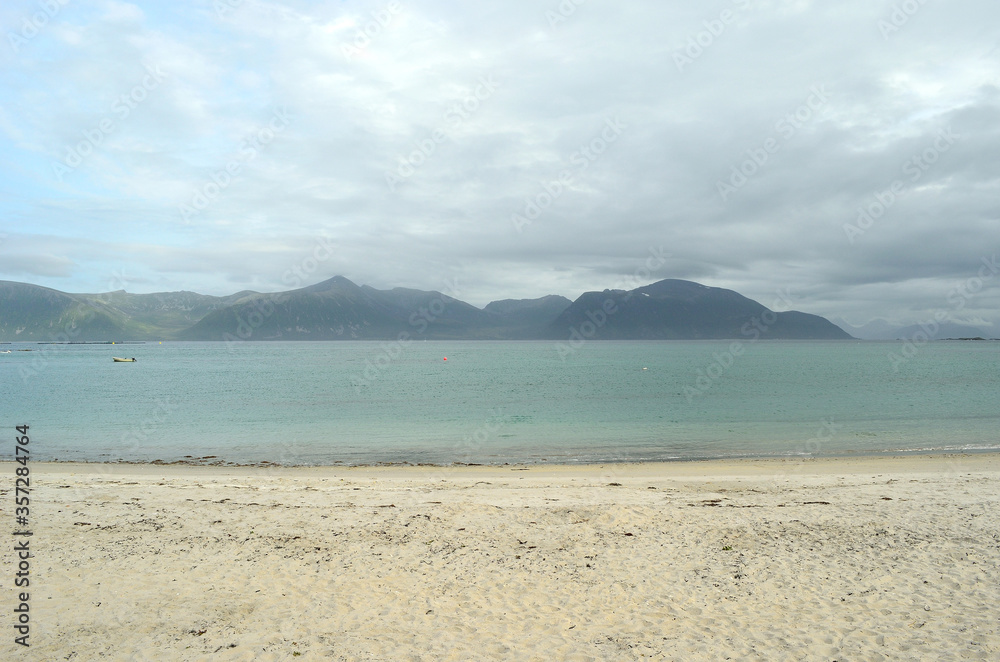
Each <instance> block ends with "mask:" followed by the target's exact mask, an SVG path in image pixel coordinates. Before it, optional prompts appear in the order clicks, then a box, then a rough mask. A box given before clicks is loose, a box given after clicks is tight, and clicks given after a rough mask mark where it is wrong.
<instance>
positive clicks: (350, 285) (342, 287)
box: [295, 276, 361, 293]
mask: <svg viewBox="0 0 1000 662" xmlns="http://www.w3.org/2000/svg"><path fill="white" fill-rule="evenodd" d="M360 289H361V288H360V287H359V286H358V285H356V284H355V283H354V282H352V281H350V280H348V279H347V278H344V277H343V276H334V277H333V278H328V279H327V280H324V281H322V282H320V283H316V284H315V285H309V286H307V287H303V288H300V289H298V290H295V291H296V292H312V293H318V292H332V291H340V292H345V291H355V290H360Z"/></svg>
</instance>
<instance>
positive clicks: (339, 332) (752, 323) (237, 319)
mask: <svg viewBox="0 0 1000 662" xmlns="http://www.w3.org/2000/svg"><path fill="white" fill-rule="evenodd" d="M772 317H773V319H771V318H772ZM595 319H596V320H600V323H598V322H595V321H594V320H595ZM591 326H592V327H593V328H592V329H591ZM584 331H586V332H587V333H586V335H587V337H589V338H594V339H608V340H611V339H619V340H625V339H678V340H680V339H723V338H747V337H750V336H754V337H766V338H775V339H777V338H798V339H849V338H851V336H850V335H849V334H848V333H846V332H845V331H843V329H841V328H839V327H837V326H836V325H834V324H833V323H831V322H830V321H829V320H826V319H825V318H822V317H819V316H816V315H811V314H808V313H802V312H797V311H788V312H774V311H770V310H769V309H767V308H766V307H764V306H763V305H762V304H760V303H758V302H756V301H754V300H752V299H749V298H747V297H745V296H743V295H742V294H739V293H738V292H735V291H733V290H726V289H722V288H716V287H710V286H707V285H702V284H700V283H695V282H693V281H685V280H678V279H666V280H661V281H657V282H655V283H650V284H649V285H645V286H642V287H638V288H635V289H634V290H628V291H626V290H604V291H603V292H585V293H583V294H582V295H580V297H578V298H577V299H576V300H575V301H571V300H570V299H567V298H566V297H563V296H560V295H555V294H553V295H547V296H543V297H539V298H537V299H501V300H498V301H492V302H490V303H489V304H487V305H486V306H484V307H483V308H477V307H475V306H473V305H471V304H468V303H466V302H464V301H461V300H459V299H455V298H453V297H451V296H448V295H447V294H443V293H441V292H438V291H425V290H417V289H413V288H405V287H395V288H392V289H389V290H379V289H375V288H373V287H371V286H368V285H357V284H356V283H354V282H352V281H351V280H349V279H347V278H345V277H344V276H335V277H333V278H329V279H327V280H324V281H321V282H318V283H314V284H312V285H308V286H305V287H301V288H297V289H294V290H288V291H284V292H274V293H260V292H254V291H250V290H243V291H241V292H236V293H234V294H231V295H228V296H224V297H216V296H211V295H204V294H198V293H195V292H189V291H180V292H160V293H154V294H129V293H127V292H125V291H123V290H118V291H115V292H107V293H104V294H70V293H66V292H60V291H58V290H54V289H51V288H46V287H42V286H38V285H31V284H29V283H17V282H14V281H0V341H6V342H10V341H18V340H25V341H39V340H41V341H63V342H68V341H81V342H82V341H102V340H219V341H223V340H224V341H234V340H387V339H397V338H403V337H406V338H426V339H453V340H457V339H469V340H531V339H567V338H571V337H572V335H573V334H574V333H577V334H578V335H579V334H581V333H582V332H584Z"/></svg>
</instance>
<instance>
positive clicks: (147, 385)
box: [0, 341, 1000, 465]
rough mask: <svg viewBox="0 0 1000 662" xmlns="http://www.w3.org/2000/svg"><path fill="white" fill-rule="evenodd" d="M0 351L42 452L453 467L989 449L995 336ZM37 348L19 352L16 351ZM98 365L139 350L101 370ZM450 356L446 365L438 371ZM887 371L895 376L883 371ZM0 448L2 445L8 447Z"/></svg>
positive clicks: (13, 408) (5, 376)
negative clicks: (923, 341)
mask: <svg viewBox="0 0 1000 662" xmlns="http://www.w3.org/2000/svg"><path fill="white" fill-rule="evenodd" d="M731 346H732V344H731V343H730V342H716V341H705V342H680V341H664V342H657V341H635V342H626V341H622V342H616V341H600V342H598V341H591V342H588V343H585V344H584V345H583V346H581V347H578V348H575V349H574V350H573V351H571V352H569V353H566V351H565V350H566V346H563V352H562V353H560V351H558V350H557V348H556V344H555V343H553V342H549V341H538V342H534V341H533V342H468V341H463V342H446V341H438V342H434V341H427V342H411V343H410V344H408V345H406V346H400V345H398V344H394V343H380V342H318V343H309V342H297V343H291V342H287V343H283V342H259V343H253V342H247V343H231V344H227V343H175V342H169V343H166V342H165V343H163V344H158V343H146V344H138V345H115V346H111V345H37V344H34V343H13V344H5V345H0V351H2V350H6V349H10V350H13V351H12V353H11V354H3V355H0V402H2V409H0V425H2V428H3V429H4V430H5V434H4V436H8V437H10V439H11V443H10V444H8V446H10V448H11V449H12V448H13V446H12V444H13V441H12V440H13V435H14V426H15V425H19V424H25V423H26V424H28V425H30V426H31V428H30V429H31V433H32V434H31V439H32V441H31V444H32V446H31V448H32V454H33V457H34V459H36V460H85V461H121V460H124V461H152V460H163V461H168V462H169V461H175V460H180V459H187V460H194V459H197V458H204V457H206V456H215V457H214V458H211V459H209V460H203V461H208V462H215V461H220V462H232V463H241V464H242V463H257V462H264V461H268V462H274V463H278V464H287V465H301V464H334V463H345V464H369V463H378V462H412V463H436V464H450V463H453V462H467V463H503V462H511V463H515V462H519V463H525V462H526V463H531V462H604V461H646V460H669V459H696V458H717V457H748V456H750V457H752V456H786V455H791V456H800V455H844V454H881V453H886V452H898V451H908V452H909V451H946V450H972V451H976V450H991V449H1000V407H998V402H1000V397H998V396H1000V343H998V342H937V343H931V344H927V345H924V346H921V347H918V348H916V353H915V354H913V352H912V351H911V352H909V353H911V354H913V355H912V356H911V357H910V358H906V359H905V360H904V361H902V362H897V361H893V360H891V359H890V358H889V355H890V353H894V354H895V355H896V356H897V357H900V358H902V357H903V355H902V354H901V350H902V349H903V346H902V345H901V344H900V343H877V342H844V341H839V342H805V341H801V342H796V341H770V342H764V341H761V342H757V343H751V342H746V341H744V342H743V343H742V344H741V345H740V347H739V349H741V350H742V351H741V352H739V353H738V355H737V354H734V353H733V352H732V349H731ZM20 349H32V350H33V351H31V352H23V351H17V350H20ZM112 356H128V357H132V356H134V357H136V359H138V361H137V362H136V363H113V362H112V360H111V357H112ZM444 357H447V361H445V360H443V359H444ZM894 368H896V369H894ZM5 454H6V452H5Z"/></svg>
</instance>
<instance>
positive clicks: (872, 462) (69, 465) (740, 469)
mask: <svg viewBox="0 0 1000 662" xmlns="http://www.w3.org/2000/svg"><path fill="white" fill-rule="evenodd" d="M958 462H962V463H966V464H968V463H972V462H974V463H975V464H976V465H979V466H987V467H990V468H988V469H985V470H987V471H998V470H1000V451H974V452H969V451H947V452H926V453H923V452H915V453H903V454H893V453H886V454H884V455H881V454H880V455H832V456H821V457H759V458H745V457H743V458H722V459H692V460H670V461H652V462H594V463H575V464H569V463H558V462H553V463H549V462H544V463H530V464H527V463H524V464H513V463H504V464H474V463H473V464H411V463H407V462H403V463H375V464H351V465H349V464H323V465H279V464H263V463H256V464H231V463H199V462H189V461H175V462H157V461H151V462H78V461H32V462H31V466H32V468H33V469H34V470H38V469H43V470H48V472H50V473H107V474H128V473H142V474H146V473H150V474H155V473H168V474H172V475H183V474H184V473H187V471H188V470H189V469H193V470H200V471H204V472H206V473H211V472H212V471H218V472H220V473H222V474H227V475H228V474H231V473H233V472H235V473H239V472H242V471H246V472H248V473H249V474H251V475H252V474H255V473H267V474H271V473H281V474H287V475H292V474H296V473H301V474H303V475H324V474H336V473H338V472H351V473H359V472H364V471H373V472H387V471H399V472H401V474H405V473H414V474H416V473H421V472H428V471H431V472H435V473H438V472H441V471H450V472H462V471H467V472H470V473H475V472H479V473H490V472H505V471H533V472H542V473H544V472H546V471H548V472H552V473H568V472H573V471H577V472H579V473H581V474H584V475H586V474H598V473H601V472H606V471H608V470H611V469H615V470H618V469H623V470H626V471H629V472H632V473H637V474H649V475H652V474H656V475H663V476H665V477H669V476H681V475H705V476H710V475H714V474H722V473H724V474H725V475H745V476H755V475H756V476H759V475H766V474H773V473H775V472H776V471H778V472H780V470H781V469H782V468H788V467H790V466H796V467H800V470H799V471H798V473H821V474H831V473H837V472H845V473H865V472H867V471H869V470H870V469H871V468H872V467H876V468H878V467H881V468H882V469H883V470H885V471H890V470H891V471H914V470H917V471H919V470H927V471H935V470H940V468H941V467H940V466H935V465H944V466H950V465H954V464H955V463H958ZM13 464H14V462H13V461H11V460H0V468H2V467H4V466H6V465H13Z"/></svg>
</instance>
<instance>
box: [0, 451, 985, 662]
mask: <svg viewBox="0 0 1000 662" xmlns="http://www.w3.org/2000/svg"><path fill="white" fill-rule="evenodd" d="M31 468H32V487H33V492H32V524H33V526H32V529H33V530H34V534H35V535H34V536H33V537H32V539H31V547H32V550H33V554H34V557H33V559H32V570H31V573H32V574H31V617H32V631H31V642H32V644H33V645H32V647H31V648H30V650H29V651H25V650H23V649H21V647H17V646H15V645H14V644H13V637H14V634H13V632H12V629H11V628H10V625H5V627H4V631H5V632H6V634H5V635H4V641H3V642H2V643H0V658H3V659H11V657H10V656H9V655H8V653H7V652H5V651H11V650H13V652H14V654H15V655H16V656H18V658H17V659H32V660H62V659H68V660H96V659H114V660H133V659H134V660H168V659H169V660H202V659H204V660H291V659H302V660H330V659H332V660H392V661H396V660H518V661H521V660H648V659H652V660H725V659H733V660H757V659H759V660H826V661H829V660H883V659H884V660H904V659H905V660H997V659H1000V606H998V605H1000V526H998V513H1000V480H998V478H1000V456H995V455H978V456H962V457H941V456H937V457H909V458H884V459H866V460H813V461H807V462H782V461H765V462H730V463H675V464H648V465H618V466H612V465H605V466H594V467H535V468H531V469H529V470H522V468H520V467H502V468H487V467H466V468H461V469H442V468H432V467H413V468H356V469H349V468H321V469H272V470H259V469H248V468H232V469H227V468H214V467H161V466H134V465H117V466H101V465H68V464H67V465H60V464H33V465H32V467H31ZM0 476H6V478H0V485H2V487H3V489H2V490H0V491H2V492H3V494H2V495H0V505H2V509H0V517H3V518H4V520H3V521H4V522H5V523H9V524H10V526H9V528H10V529H14V528H16V527H14V526H13V518H14V513H13V502H14V499H13V495H12V494H11V491H12V490H11V487H12V486H13V482H14V481H13V465H11V464H10V463H4V464H0ZM611 483H620V484H621V485H611ZM9 548H10V546H9V545H8V546H7V549H8V551H7V552H5V553H4V557H3V559H4V566H3V577H4V583H5V586H7V587H8V588H9V587H10V579H9V578H11V577H12V576H13V573H14V570H13V566H12V555H11V553H10V551H9ZM730 548H731V549H730ZM12 599H13V590H12V589H11V590H6V591H5V593H4V597H3V603H2V604H3V607H4V608H3V612H4V613H5V614H7V617H6V621H7V623H12V622H13V621H12V619H11V617H10V614H11V610H10V609H9V608H8V606H9V605H10V603H11V600H12ZM296 653H300V655H296Z"/></svg>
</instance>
